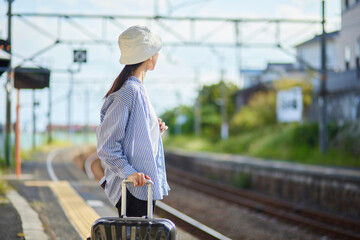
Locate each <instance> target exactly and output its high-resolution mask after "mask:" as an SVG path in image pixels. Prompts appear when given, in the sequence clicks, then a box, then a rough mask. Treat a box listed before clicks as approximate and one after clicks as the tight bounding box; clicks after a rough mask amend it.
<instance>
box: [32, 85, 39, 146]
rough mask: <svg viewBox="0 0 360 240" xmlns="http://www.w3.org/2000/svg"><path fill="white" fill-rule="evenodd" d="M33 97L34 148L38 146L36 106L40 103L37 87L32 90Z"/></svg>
mask: <svg viewBox="0 0 360 240" xmlns="http://www.w3.org/2000/svg"><path fill="white" fill-rule="evenodd" d="M32 98H33V134H32V148H33V149H35V148H36V106H37V105H38V104H39V103H38V102H36V98H35V89H33V90H32Z"/></svg>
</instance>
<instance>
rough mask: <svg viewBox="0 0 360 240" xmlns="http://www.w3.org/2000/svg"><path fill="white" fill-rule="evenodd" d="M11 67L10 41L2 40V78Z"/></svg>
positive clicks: (0, 68)
mask: <svg viewBox="0 0 360 240" xmlns="http://www.w3.org/2000/svg"><path fill="white" fill-rule="evenodd" d="M9 66H10V44H9V42H8V41H5V40H3V39H0V76H1V75H2V74H3V73H4V72H5V71H6V70H7V69H8V68H9Z"/></svg>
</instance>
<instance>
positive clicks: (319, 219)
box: [167, 165, 360, 239]
mask: <svg viewBox="0 0 360 240" xmlns="http://www.w3.org/2000/svg"><path fill="white" fill-rule="evenodd" d="M167 171H168V175H167V176H168V179H169V181H171V182H174V183H177V184H179V185H183V186H186V187H189V188H191V189H195V190H197V191H200V192H203V193H206V194H209V195H211V196H214V197H218V198H221V199H223V200H226V201H228V202H231V203H234V204H238V205H240V206H244V207H247V208H250V209H253V210H255V211H257V212H262V213H265V214H268V215H271V216H274V217H276V218H279V219H282V220H286V221H290V222H292V223H295V224H300V225H302V226H306V227H309V228H312V229H316V230H321V231H322V232H324V233H327V234H332V235H336V236H341V237H342V238H346V239H360V234H359V233H358V232H356V229H360V223H359V222H357V221H354V220H350V219H346V218H343V217H339V216H335V215H331V214H328V213H324V212H321V211H317V210H314V209H309V208H304V207H302V206H299V205H295V204H291V203H288V202H285V201H281V200H278V199H275V198H272V197H268V196H266V195H263V194H258V193H254V192H251V191H248V190H242V189H236V190H235V189H234V188H231V187H228V186H225V185H222V184H219V183H215V182H214V181H211V180H208V179H205V178H202V177H199V176H195V175H194V174H189V173H188V172H185V171H183V170H179V169H177V168H175V167H172V166H169V165H168V166H167Z"/></svg>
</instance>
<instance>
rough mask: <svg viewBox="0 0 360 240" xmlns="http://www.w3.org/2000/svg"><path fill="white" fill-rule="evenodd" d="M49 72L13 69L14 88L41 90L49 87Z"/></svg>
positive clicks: (45, 70)
mask: <svg viewBox="0 0 360 240" xmlns="http://www.w3.org/2000/svg"><path fill="white" fill-rule="evenodd" d="M49 82H50V70H49V69H46V68H23V67H16V68H15V69H14V87H15V88H18V89H42V88H46V87H49Z"/></svg>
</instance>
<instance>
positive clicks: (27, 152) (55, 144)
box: [14, 140, 71, 161]
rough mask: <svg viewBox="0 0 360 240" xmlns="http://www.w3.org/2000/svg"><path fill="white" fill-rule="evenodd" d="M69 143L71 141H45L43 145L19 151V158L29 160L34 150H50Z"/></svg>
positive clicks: (66, 145)
mask: <svg viewBox="0 0 360 240" xmlns="http://www.w3.org/2000/svg"><path fill="white" fill-rule="evenodd" d="M70 145H71V143H70V142H69V141H59V140H53V142H52V143H50V144H49V143H45V144H43V145H40V146H38V147H36V148H35V149H29V150H23V151H21V160H25V161H26V160H31V159H32V156H33V154H35V153H36V152H50V151H52V150H54V149H55V148H59V147H68V146H70ZM14 161H15V160H14Z"/></svg>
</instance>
